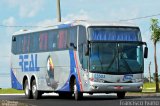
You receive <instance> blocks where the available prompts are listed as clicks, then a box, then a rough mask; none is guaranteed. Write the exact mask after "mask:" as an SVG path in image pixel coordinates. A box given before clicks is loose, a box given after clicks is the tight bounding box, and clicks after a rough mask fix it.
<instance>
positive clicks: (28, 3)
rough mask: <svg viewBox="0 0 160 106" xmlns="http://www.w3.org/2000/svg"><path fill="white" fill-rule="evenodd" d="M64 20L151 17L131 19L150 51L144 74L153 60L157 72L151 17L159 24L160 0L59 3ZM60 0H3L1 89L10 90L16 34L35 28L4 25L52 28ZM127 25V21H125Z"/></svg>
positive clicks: (159, 49)
mask: <svg viewBox="0 0 160 106" xmlns="http://www.w3.org/2000/svg"><path fill="white" fill-rule="evenodd" d="M60 2H61V16H62V21H64V22H65V21H71V20H92V21H120V20H128V19H133V18H137V17H144V16H152V15H153V16H152V17H148V18H142V19H137V20H128V21H127V22H131V23H133V24H135V25H138V26H139V27H140V29H141V34H142V39H143V41H145V42H147V44H148V48H149V55H148V59H145V61H144V62H145V68H144V75H145V76H148V64H149V62H150V61H151V73H152V74H153V73H154V60H153V54H154V50H153V43H152V41H151V31H150V23H151V21H150V20H151V18H157V19H159V22H160V15H157V16H154V15H156V14H160V8H159V5H160V0H60ZM56 4H57V0H1V1H0V37H1V39H0V88H9V87H11V81H10V53H11V52H10V51H11V50H10V49H11V36H12V34H13V33H14V32H16V31H19V30H22V29H33V27H4V26H44V27H45V26H51V25H54V24H55V23H56V22H57V13H56V8H57V7H56ZM125 22H126V21H125ZM159 54H160V44H159V43H158V44H157V61H158V65H160V57H159ZM159 73H160V71H159Z"/></svg>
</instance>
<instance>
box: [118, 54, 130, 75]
mask: <svg viewBox="0 0 160 106" xmlns="http://www.w3.org/2000/svg"><path fill="white" fill-rule="evenodd" d="M121 55H122V54H121ZM120 57H122V58H121V59H122V60H123V63H124V64H125V66H126V67H125V68H127V70H129V72H132V69H131V68H130V66H129V64H128V63H127V61H126V60H125V58H124V57H123V56H120Z"/></svg>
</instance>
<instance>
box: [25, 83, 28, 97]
mask: <svg viewBox="0 0 160 106" xmlns="http://www.w3.org/2000/svg"><path fill="white" fill-rule="evenodd" d="M25 94H26V95H28V94H29V86H28V84H27V85H26V87H25Z"/></svg>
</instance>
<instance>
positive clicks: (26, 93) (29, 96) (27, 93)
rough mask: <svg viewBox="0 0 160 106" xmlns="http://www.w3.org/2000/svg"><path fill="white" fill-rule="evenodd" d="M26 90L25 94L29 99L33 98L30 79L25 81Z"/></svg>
mask: <svg viewBox="0 0 160 106" xmlns="http://www.w3.org/2000/svg"><path fill="white" fill-rule="evenodd" d="M24 92H25V96H26V97H27V98H28V99H32V92H31V90H30V89H29V84H28V80H25V83H24Z"/></svg>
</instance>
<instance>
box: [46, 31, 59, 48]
mask: <svg viewBox="0 0 160 106" xmlns="http://www.w3.org/2000/svg"><path fill="white" fill-rule="evenodd" d="M57 35H58V34H57V31H56V30H52V31H49V33H48V50H49V51H52V50H56V49H57Z"/></svg>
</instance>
